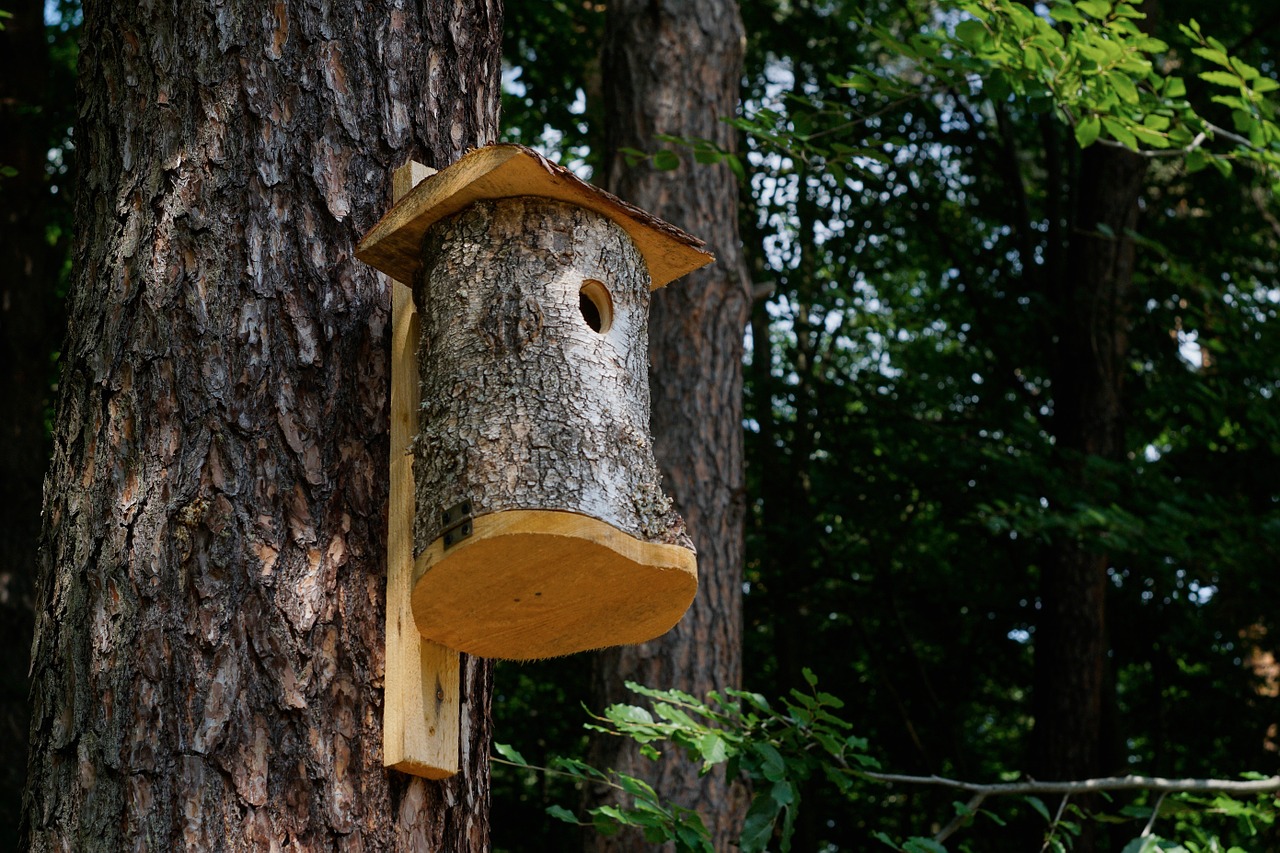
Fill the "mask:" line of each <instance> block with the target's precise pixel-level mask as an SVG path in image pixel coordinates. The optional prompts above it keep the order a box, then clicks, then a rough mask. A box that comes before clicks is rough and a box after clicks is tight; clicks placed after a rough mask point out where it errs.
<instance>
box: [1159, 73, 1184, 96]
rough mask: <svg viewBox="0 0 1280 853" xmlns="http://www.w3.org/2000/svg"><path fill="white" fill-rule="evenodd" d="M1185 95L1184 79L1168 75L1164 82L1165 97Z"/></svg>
mask: <svg viewBox="0 0 1280 853" xmlns="http://www.w3.org/2000/svg"><path fill="white" fill-rule="evenodd" d="M1186 95H1187V84H1186V81H1185V80H1183V79H1182V78H1181V77H1170V78H1168V79H1167V80H1166V81H1165V84H1164V96H1165V97H1166V98H1184V97H1186Z"/></svg>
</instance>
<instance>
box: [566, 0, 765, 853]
mask: <svg viewBox="0 0 1280 853" xmlns="http://www.w3.org/2000/svg"><path fill="white" fill-rule="evenodd" d="M606 30H607V32H606V45H605V55H604V78H605V103H606V104H607V110H608V115H607V124H606V134H607V137H608V150H609V152H611V153H610V155H609V156H610V159H609V161H608V164H607V165H608V171H607V175H606V188H607V189H609V191H611V192H613V193H615V194H616V195H618V196H620V197H621V198H623V199H625V200H626V201H629V202H631V203H633V204H636V205H639V206H640V207H642V208H644V209H645V210H648V211H649V212H651V213H653V214H655V215H657V216H660V217H662V218H663V219H665V220H667V221H668V222H671V223H672V224H674V225H677V226H679V227H681V228H683V229H685V230H686V231H689V232H690V233H692V234H694V235H695V236H697V237H700V238H702V239H704V240H706V241H707V244H708V248H709V249H710V250H711V251H712V252H714V253H715V255H716V258H717V260H716V263H715V264H714V265H712V266H710V267H707V268H706V269H703V270H701V271H699V272H696V273H693V274H691V275H689V276H687V277H686V278H684V279H681V280H680V281H677V282H675V283H673V284H672V285H670V286H669V287H666V288H664V289H662V290H660V291H657V292H656V293H654V298H653V305H652V307H651V310H650V315H649V335H650V354H651V363H652V370H651V372H650V389H651V394H652V405H653V418H652V432H653V436H654V451H655V456H656V458H657V460H658V467H659V469H660V470H661V471H662V474H663V478H664V486H665V488H666V489H667V491H668V493H669V494H670V495H671V496H672V499H673V500H674V501H675V506H676V510H677V511H678V512H680V514H681V515H682V516H683V517H684V519H685V522H686V524H687V525H688V528H689V532H690V535H691V536H692V538H693V542H694V545H695V546H696V547H697V549H698V574H699V587H698V595H697V598H696V599H695V601H694V604H693V607H692V608H691V609H690V611H689V613H688V614H687V615H686V616H685V618H684V619H683V620H681V622H680V623H679V624H678V625H677V626H676V627H675V628H674V629H673V630H672V631H671V632H670V633H669V634H667V635H665V636H664V637H662V638H660V639H659V640H656V641H654V642H652V643H646V644H644V645H641V646H633V647H625V648H620V649H616V650H609V651H606V652H604V653H602V654H601V655H599V656H598V658H597V661H596V666H595V676H594V680H595V689H594V692H595V700H594V701H595V703H596V706H597V707H604V705H606V704H608V703H612V702H618V701H633V700H634V699H635V697H634V696H632V695H631V694H629V693H628V692H627V691H626V689H625V687H624V686H623V682H624V681H625V680H634V681H638V682H641V683H643V684H647V685H651V686H664V687H666V686H676V687H680V688H681V689H684V690H688V691H690V692H692V693H695V694H705V693H706V691H707V690H709V689H712V688H720V687H725V686H737V685H739V684H740V682H741V679H742V657H741V655H742V604H741V595H742V562H743V513H744V481H743V477H744V474H743V448H742V347H743V332H744V329H745V327H746V323H747V318H748V315H749V313H750V307H751V295H750V286H749V283H748V280H747V277H746V275H745V274H744V267H743V264H742V260H741V254H740V247H739V240H738V231H737V215H738V190H737V184H736V183H735V181H734V178H733V175H732V173H731V172H730V171H729V169H728V168H727V167H724V166H700V165H695V164H694V163H693V162H692V158H691V157H685V158H684V162H683V163H682V165H681V167H680V168H679V169H678V170H675V171H671V172H660V171H656V170H653V169H651V168H650V167H649V166H648V165H643V164H642V165H639V166H637V167H628V166H627V165H626V162H625V158H624V156H623V155H622V154H621V153H620V149H622V148H624V147H630V148H637V149H640V150H645V151H652V150H654V149H656V148H657V147H659V145H660V144H659V143H658V142H657V141H656V139H655V135H656V134H659V133H668V134H678V135H684V136H693V137H702V138H707V139H713V140H715V141H716V142H718V143H719V144H720V145H722V146H724V147H725V148H728V149H732V148H733V147H734V145H735V140H734V136H733V134H732V132H731V131H730V129H729V128H728V127H727V126H726V125H724V124H723V123H722V122H721V121H720V119H721V118H723V117H724V116H728V115H732V114H733V113H734V111H735V109H736V108H737V102H738V87H739V82H740V79H741V70H742V50H743V28H742V21H741V17H740V16H739V13H738V6H737V4H736V3H735V2H733V0H696V2H695V0H676V2H664V3H661V4H657V3H651V2H647V0H620V2H616V3H610V4H609V7H608V13H607V18H606ZM593 752H594V761H595V764H596V766H607V767H613V768H616V769H618V770H620V771H623V772H626V773H630V774H633V775H637V776H644V777H648V778H650V779H652V780H654V782H655V784H656V786H657V788H658V789H659V790H661V791H663V793H664V794H666V795H669V796H670V797H672V798H673V799H674V800H675V801H677V802H680V803H681V804H683V805H687V806H691V807H694V808H697V809H698V810H699V811H700V812H701V813H702V814H703V819H704V820H705V821H706V823H707V826H708V827H709V828H710V829H711V830H712V832H713V837H714V839H715V841H714V843H715V847H716V849H717V850H727V849H730V848H731V847H732V846H733V845H734V844H736V841H737V833H738V828H739V824H740V821H741V817H742V814H743V811H742V809H743V807H744V806H745V797H744V796H743V793H744V792H743V791H742V790H741V789H740V788H738V787H737V786H733V787H732V788H731V787H730V786H729V785H728V784H727V783H726V780H725V779H724V778H723V776H722V775H720V774H713V775H711V776H708V777H705V778H699V777H698V772H697V771H698V766H697V765H696V764H692V763H688V762H685V761H683V760H682V759H681V758H679V757H678V756H675V755H669V756H668V757H666V758H664V759H663V761H661V762H660V763H659V764H658V765H657V766H656V767H655V766H653V765H652V764H651V763H650V762H648V761H647V760H645V759H643V758H641V757H640V756H639V754H638V752H637V751H636V750H634V749H631V748H629V747H627V746H626V745H625V744H623V743H622V742H621V740H620V739H618V738H597V739H596V741H595V742H594V743H593ZM588 846H589V847H590V848H591V849H594V850H599V851H605V850H609V851H620V850H638V849H643V848H644V847H645V846H646V845H645V844H644V843H643V840H642V839H641V838H640V837H639V835H638V834H626V833H623V834H619V835H617V836H614V837H612V838H601V837H593V838H591V839H590V840H589V841H588Z"/></svg>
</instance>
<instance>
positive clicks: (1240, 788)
mask: <svg viewBox="0 0 1280 853" xmlns="http://www.w3.org/2000/svg"><path fill="white" fill-rule="evenodd" d="M864 775H865V776H866V777H867V778H868V779H874V780H875V781H877V782H893V783H899V784H903V785H936V786H938V787H942V788H955V789H957V790H961V791H968V792H969V793H971V794H983V795H984V796H989V797H1008V796H1019V795H1023V794H1084V793H1089V792H1092V791H1154V792H1156V793H1161V794H1178V793H1189V792H1201V793H1210V792H1212V793H1223V794H1272V793H1277V792H1280V776H1272V777H1270V778H1268V779H1250V780H1244V781H1241V780H1237V779H1165V778H1163V777H1160V776H1109V777H1106V778H1100V779H1081V780H1078V781H1074V782H1038V781H1035V780H1031V781H1028V782H997V783H993V784H981V783H978V782H963V781H960V780H958V779H947V778H945V777H943V776H904V775H900V774H897V773H866V774H864Z"/></svg>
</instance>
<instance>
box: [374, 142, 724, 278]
mask: <svg viewBox="0 0 1280 853" xmlns="http://www.w3.org/2000/svg"><path fill="white" fill-rule="evenodd" d="M515 196H541V197H545V198H554V199H559V200H561V201H566V202H569V203H571V204H575V205H578V206H579V207H584V208H586V209H587V210H593V211H595V212H596V213H599V214H601V215H602V216H607V217H609V218H610V219H612V220H613V221H614V222H617V223H618V224H619V225H620V226H621V227H622V228H623V230H625V231H626V232H627V234H628V235H630V237H631V239H632V240H633V241H635V244H636V248H638V249H639V250H640V254H641V255H643V256H644V259H645V263H646V265H647V266H648V268H649V278H650V287H651V288H652V289H655V290H656V289H657V288H659V287H662V286H664V285H666V284H667V283H669V282H671V281H674V280H675V279H677V278H679V277H680V276H682V275H685V274H686V273H689V272H692V271H693V270H696V269H699V268H700V267H703V266H706V265H707V264H709V263H711V262H712V261H713V260H715V258H714V256H712V255H711V253H709V252H707V251H706V250H704V249H703V246H704V245H705V244H704V243H703V242H702V241H701V240H699V239H698V238H696V237H693V236H691V235H689V234H686V233H685V232H684V231H681V230H680V229H679V228H676V227H675V226H673V225H670V224H668V223H666V222H663V221H662V220H661V219H658V218H657V217H656V216H653V215H652V214H650V213H646V212H645V211H643V210H641V209H640V208H638V207H635V206H634V205H631V204H627V203H626V202H624V201H622V200H621V199H619V198H617V197H616V196H614V195H611V194H609V193H607V192H605V191H604V190H602V189H600V188H599V187H595V186H592V185H591V184H588V183H586V182H585V181H583V180H581V179H579V178H578V177H577V176H576V175H574V174H573V173H572V172H570V171H569V170H568V169H565V168H564V167H562V166H558V165H556V164H554V163H551V162H549V161H548V160H547V159H546V158H544V157H543V156H542V155H540V154H538V153H537V152H536V151H533V150H532V149H530V148H525V147H524V146H522V145H488V146H485V147H484V148H480V149H477V150H475V151H472V152H470V153H468V154H467V155H466V156H464V157H463V158H462V159H461V160H459V161H458V162H456V163H454V164H453V165H452V166H450V167H448V168H447V169H445V170H444V171H442V172H440V173H439V175H437V176H436V177H435V178H433V179H432V180H430V181H427V182H426V183H424V184H421V185H420V186H418V187H416V188H415V189H414V190H413V191H412V192H410V193H409V194H408V195H406V196H405V197H404V199H402V200H401V201H399V202H398V203H397V204H396V205H395V207H393V208H391V210H390V211H388V212H387V215H386V216H384V217H383V218H382V220H381V221H380V222H379V223H378V224H377V225H375V226H374V227H373V230H372V231H370V232H369V233H368V234H367V235H365V238H364V239H363V240H361V241H360V246H359V248H357V249H356V257H357V258H359V259H360V260H362V261H364V262H365V263H367V264H370V265H372V266H375V267H377V268H378V269H380V270H382V271H383V272H385V273H387V274H388V275H390V276H391V277H392V278H394V279H398V280H399V281H406V282H411V281H413V278H414V274H415V273H416V272H417V268H418V262H419V257H418V255H419V251H418V247H419V246H420V245H421V244H422V235H423V234H424V233H425V232H426V230H427V228H428V227H430V226H431V225H432V224H433V223H435V222H438V221H439V220H441V219H444V218H445V217H447V216H451V215H453V214H454V213H457V212H458V211H459V210H462V209H463V208H464V207H466V206H467V205H469V204H472V203H473V202H476V201H479V200H481V199H496V198H512V197H515Z"/></svg>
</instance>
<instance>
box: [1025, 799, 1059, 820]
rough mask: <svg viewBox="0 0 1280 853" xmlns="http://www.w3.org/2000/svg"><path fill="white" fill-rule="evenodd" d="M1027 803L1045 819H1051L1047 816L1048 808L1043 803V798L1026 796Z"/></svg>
mask: <svg viewBox="0 0 1280 853" xmlns="http://www.w3.org/2000/svg"><path fill="white" fill-rule="evenodd" d="M1025 799H1026V802H1027V805H1029V806H1031V808H1033V809H1035V810H1036V811H1037V812H1039V814H1040V816H1041V817H1042V818H1044V819H1045V820H1053V818H1051V817H1049V808H1048V807H1047V806H1046V805H1045V804H1044V800H1042V799H1040V798H1039V797H1026V798H1025Z"/></svg>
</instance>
